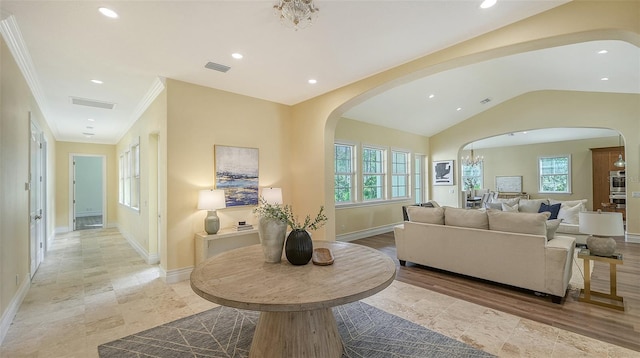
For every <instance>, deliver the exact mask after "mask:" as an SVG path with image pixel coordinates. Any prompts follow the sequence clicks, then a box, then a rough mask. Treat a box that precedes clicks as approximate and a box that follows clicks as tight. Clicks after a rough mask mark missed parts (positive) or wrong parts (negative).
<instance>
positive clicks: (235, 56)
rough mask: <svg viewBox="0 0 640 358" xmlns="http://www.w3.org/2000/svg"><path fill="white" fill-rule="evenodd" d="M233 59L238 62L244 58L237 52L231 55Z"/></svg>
mask: <svg viewBox="0 0 640 358" xmlns="http://www.w3.org/2000/svg"><path fill="white" fill-rule="evenodd" d="M231 57H233V58H235V59H236V60H241V59H242V58H243V57H244V56H242V54H241V53H237V52H235V53H232V54H231Z"/></svg>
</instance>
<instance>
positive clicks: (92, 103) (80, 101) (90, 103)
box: [70, 97, 116, 109]
mask: <svg viewBox="0 0 640 358" xmlns="http://www.w3.org/2000/svg"><path fill="white" fill-rule="evenodd" d="M70 98H71V103H72V104H77V105H79V106H87V107H95V108H102V109H113V108H114V107H115V106H116V104H115V103H110V102H103V101H96V100H94V99H86V98H80V97H70Z"/></svg>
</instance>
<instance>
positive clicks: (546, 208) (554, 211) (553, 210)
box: [538, 203, 560, 220]
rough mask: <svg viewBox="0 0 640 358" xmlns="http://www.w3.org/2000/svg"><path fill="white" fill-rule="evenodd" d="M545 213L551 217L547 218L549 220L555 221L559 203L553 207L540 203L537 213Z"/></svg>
mask: <svg viewBox="0 0 640 358" xmlns="http://www.w3.org/2000/svg"><path fill="white" fill-rule="evenodd" d="M545 211H548V212H550V213H551V216H549V220H554V219H557V218H558V213H559V212H560V203H558V204H553V205H547V204H545V203H541V204H540V209H538V212H539V213H544V212H545Z"/></svg>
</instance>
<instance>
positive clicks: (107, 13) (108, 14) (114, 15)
mask: <svg viewBox="0 0 640 358" xmlns="http://www.w3.org/2000/svg"><path fill="white" fill-rule="evenodd" d="M98 11H100V13H101V14H102V15H104V16H106V17H110V18H112V19H117V18H118V13H117V12H115V11H113V10H111V9H108V8H106V7H100V8H98Z"/></svg>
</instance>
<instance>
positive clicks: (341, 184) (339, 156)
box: [334, 143, 356, 204]
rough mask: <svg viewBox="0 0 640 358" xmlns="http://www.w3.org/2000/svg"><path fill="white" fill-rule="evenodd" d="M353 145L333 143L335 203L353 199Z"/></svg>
mask: <svg viewBox="0 0 640 358" xmlns="http://www.w3.org/2000/svg"><path fill="white" fill-rule="evenodd" d="M354 158H355V146H353V145H348V144H338V143H336V144H334V162H335V179H334V180H335V189H334V193H335V194H334V195H335V200H336V203H337V204H339V203H349V202H353V201H354V199H355V190H354V183H355V176H356V172H355V165H354Z"/></svg>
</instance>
